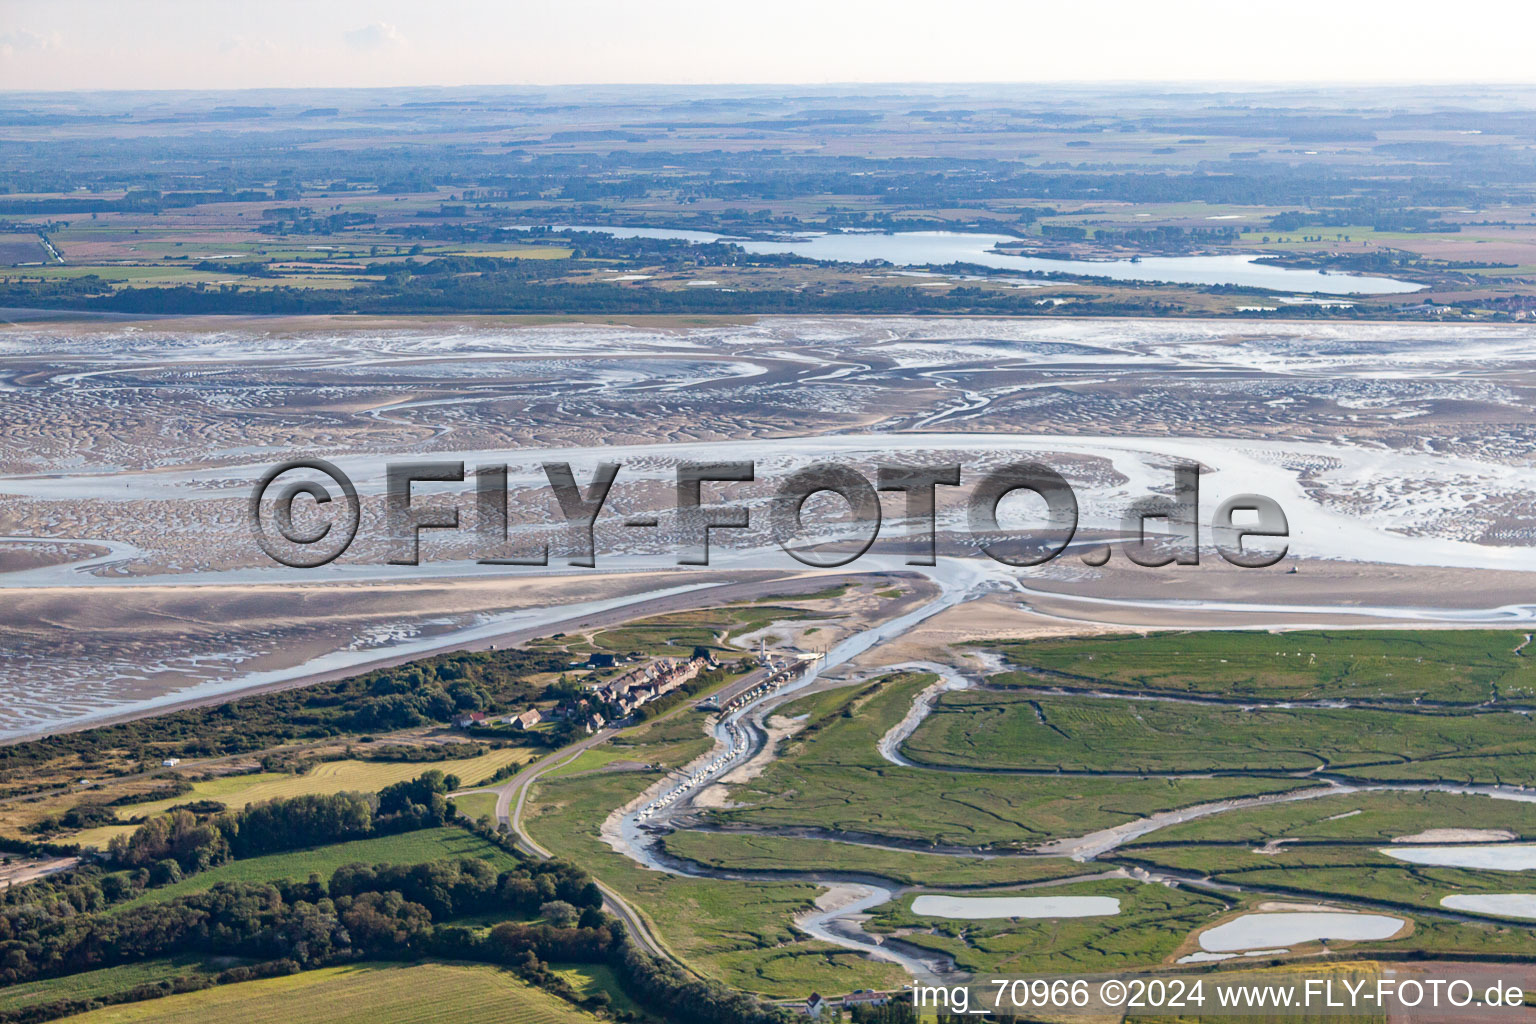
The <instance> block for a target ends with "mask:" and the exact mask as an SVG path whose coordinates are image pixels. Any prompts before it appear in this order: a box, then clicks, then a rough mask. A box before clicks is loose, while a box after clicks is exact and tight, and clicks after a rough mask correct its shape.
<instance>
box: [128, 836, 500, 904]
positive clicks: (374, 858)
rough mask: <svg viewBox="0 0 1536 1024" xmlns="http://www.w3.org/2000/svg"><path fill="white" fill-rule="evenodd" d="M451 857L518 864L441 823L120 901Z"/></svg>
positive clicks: (262, 861)
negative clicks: (226, 884) (351, 867)
mask: <svg viewBox="0 0 1536 1024" xmlns="http://www.w3.org/2000/svg"><path fill="white" fill-rule="evenodd" d="M450 857H478V858H480V859H482V860H487V861H490V862H491V863H492V864H494V865H495V866H496V868H497V870H504V869H506V868H510V867H513V866H515V865H516V864H517V858H515V857H514V856H512V854H510V853H507V852H506V851H505V850H502V849H501V848H499V847H497V846H493V845H492V844H490V843H488V842H486V841H485V840H484V839H481V838H480V837H479V836H476V835H473V834H472V833H469V832H466V831H464V830H463V829H460V828H453V827H443V828H429V829H419V830H417V831H415V832H402V833H400V834H398V835H392V836H375V837H372V838H369V839H358V840H354V841H352V842H349V843H334V844H332V845H330V846H319V847H314V848H312V849H308V850H294V851H292V852H289V853H271V854H266V855H264V856H260V857H247V858H245V859H243V860H235V861H230V862H229V863H227V864H220V865H219V866H217V867H212V868H209V869H208V870H206V871H199V872H198V873H197V874H195V875H191V876H190V877H188V878H184V879H182V880H181V881H180V882H174V883H172V884H170V885H163V886H160V887H158V888H155V889H149V890H146V891H145V892H144V894H143V895H142V896H139V897H138V898H136V899H134V900H132V901H130V902H128V903H125V904H123V906H125V907H127V906H136V905H138V904H140V903H164V902H165V901H167V900H172V899H175V898H176V897H177V896H184V895H186V894H187V893H189V892H201V891H203V890H206V889H211V888H213V887H214V886H215V885H218V884H219V883H220V882H275V881H277V880H279V879H284V878H288V879H295V880H297V881H303V880H304V879H307V878H308V877H309V876H310V875H311V874H318V875H320V876H321V877H322V878H328V877H330V874H331V872H333V871H335V870H336V869H337V868H339V867H341V866H342V865H343V864H352V863H356V862H362V863H366V864H421V863H425V862H426V861H432V860H442V859H444V858H450Z"/></svg>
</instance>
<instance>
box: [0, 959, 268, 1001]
mask: <svg viewBox="0 0 1536 1024" xmlns="http://www.w3.org/2000/svg"><path fill="white" fill-rule="evenodd" d="M240 963H242V961H240V960H238V959H235V958H233V957H216V958H207V957H200V956H193V955H187V956H175V957H159V958H156V959H153V960H141V961H139V962H138V963H133V964H121V965H119V966H117V967H103V968H101V969H99V970H95V971H82V972H81V973H79V974H71V975H68V976H66V977H62V978H48V979H45V980H43V981H29V982H23V983H22V984H19V985H8V986H5V987H4V988H0V1013H16V1012H18V1011H22V1010H26V1009H28V1008H29V1007H33V1006H40V1005H43V1004H45V1003H52V1002H56V1001H59V1000H65V999H101V998H104V997H108V996H114V995H117V994H118V993H121V992H127V991H129V990H130V989H133V988H137V987H138V986H140V985H152V984H154V983H155V982H158V981H164V980H166V979H168V978H183V977H200V976H201V977H211V976H212V975H215V974H218V973H219V972H220V971H223V970H227V969H229V968H230V967H235V966H237V965H239V964H240Z"/></svg>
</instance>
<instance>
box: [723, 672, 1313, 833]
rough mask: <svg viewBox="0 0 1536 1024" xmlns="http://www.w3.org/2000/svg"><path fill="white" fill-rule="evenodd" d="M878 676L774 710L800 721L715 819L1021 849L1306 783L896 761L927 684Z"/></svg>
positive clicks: (923, 679)
mask: <svg viewBox="0 0 1536 1024" xmlns="http://www.w3.org/2000/svg"><path fill="white" fill-rule="evenodd" d="M932 678H933V677H932V676H928V675H911V674H908V675H903V676H894V677H886V678H884V679H882V680H879V681H876V682H875V683H874V684H872V685H870V686H866V687H863V688H857V689H855V688H847V689H839V690H834V691H828V692H826V693H822V694H815V695H812V696H809V697H806V698H802V699H801V700H799V701H796V702H794V703H793V704H790V705H788V706H787V707H786V708H784V709H783V714H785V715H786V716H791V715H796V714H808V715H810V716H811V718H810V720H809V724H808V725H807V726H806V728H805V730H804V731H803V732H801V733H800V734H799V735H797V736H795V737H794V738H792V739H790V740H789V741H787V742H786V743H785V744H784V746H783V748H782V750H781V756H780V757H779V758H778V759H777V760H776V761H774V762H773V763H772V764H771V765H769V766H768V768H767V769H766V770H765V771H764V772H763V773H762V775H760V776H759V777H758V778H756V779H754V780H753V781H752V782H749V783H746V784H744V785H741V786H737V787H734V788H733V789H732V792H731V800H732V802H733V804H735V805H736V806H733V807H732V808H731V809H729V810H724V811H717V812H715V817H716V818H717V819H718V820H720V821H723V822H743V823H750V824H758V825H775V826H802V827H816V828H823V829H837V830H841V831H845V832H862V833H871V834H877V835H881V836H888V837H893V838H899V839H906V840H916V841H920V842H933V843H944V844H958V845H965V846H998V847H1007V846H1012V847H1019V846H1025V845H1031V844H1035V843H1039V842H1042V841H1045V840H1049V839H1054V838H1059V837H1065V836H1078V835H1082V834H1084V833H1087V832H1091V831H1093V830H1095V829H1099V828H1106V827H1109V826H1111V825H1116V824H1119V823H1121V822H1124V821H1127V820H1130V819H1132V818H1135V817H1140V816H1143V815H1146V814H1150V813H1154V812H1157V811H1162V810H1168V809H1171V808H1175V807H1183V806H1187V805H1190V804H1197V803H1203V802H1205V801H1209V800H1219V799H1223V798H1227V797H1234V796H1243V795H1250V794H1256V793H1268V792H1278V791H1285V790H1291V789H1296V788H1299V787H1301V786H1304V785H1306V783H1304V782H1301V781H1299V780H1296V779H1241V778H1195V779H1159V778H1152V779H1088V778H1071V777H1060V778H1057V777H1021V776H1017V775H1006V774H989V773H982V772H967V773H963V774H962V773H954V772H946V771H940V770H933V769H927V768H906V767H898V766H896V765H893V764H891V763H890V762H888V761H886V760H885V759H883V758H882V757H881V756H880V754H879V752H878V751H877V749H876V743H877V741H878V740H879V738H880V737H881V736H882V735H884V733H885V732H886V731H888V730H889V729H890V728H891V727H892V726H893V725H895V724H896V723H897V722H899V721H900V720H901V718H902V717H903V716H904V715H905V714H906V712H907V709H908V708H910V707H911V706H912V701H913V698H914V697H915V696H916V694H917V693H918V692H919V691H920V690H922V689H923V687H924V686H926V685H928V684H929V683H930V682H931V681H932Z"/></svg>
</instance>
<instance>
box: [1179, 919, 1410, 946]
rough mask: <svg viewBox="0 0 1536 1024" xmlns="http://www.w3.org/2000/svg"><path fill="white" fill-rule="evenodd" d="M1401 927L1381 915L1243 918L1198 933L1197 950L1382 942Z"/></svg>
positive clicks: (1395, 921) (1399, 920) (1396, 920)
mask: <svg viewBox="0 0 1536 1024" xmlns="http://www.w3.org/2000/svg"><path fill="white" fill-rule="evenodd" d="M1403 924H1404V921H1403V919H1402V918H1400V917H1388V916H1387V915H1385V914H1335V913H1329V912H1327V911H1303V912H1293V913H1284V914H1244V915H1243V916H1241V917H1236V918H1233V919H1232V920H1230V921H1228V922H1226V923H1225V924H1219V925H1217V926H1216V927H1215V928H1211V929H1209V930H1207V931H1204V932H1201V933H1200V948H1201V949H1203V950H1205V951H1206V952H1208V953H1233V952H1238V951H1241V950H1245V949H1273V948H1275V947H1277V946H1292V945H1295V944H1297V943H1301V942H1321V941H1323V940H1326V939H1350V940H1365V939H1385V938H1389V937H1391V936H1393V935H1396V934H1397V932H1398V930H1399V929H1401V928H1402V927H1403Z"/></svg>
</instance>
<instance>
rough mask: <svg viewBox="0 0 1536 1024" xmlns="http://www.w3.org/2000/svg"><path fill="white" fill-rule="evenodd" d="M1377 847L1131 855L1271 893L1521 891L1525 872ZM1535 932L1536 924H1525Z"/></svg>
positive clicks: (1408, 898) (1418, 900)
mask: <svg viewBox="0 0 1536 1024" xmlns="http://www.w3.org/2000/svg"><path fill="white" fill-rule="evenodd" d="M1379 849H1381V848H1380V847H1377V846H1348V845H1326V846H1315V845H1311V846H1282V847H1280V848H1279V849H1277V850H1276V851H1275V852H1273V853H1256V852H1254V849H1253V848H1252V847H1249V846H1245V845H1238V844H1226V845H1224V844H1218V843H1209V844H1201V845H1198V846H1195V845H1190V846H1154V845H1148V846H1138V847H1136V848H1134V849H1133V850H1131V851H1128V852H1127V854H1126V858H1127V859H1132V860H1134V861H1136V862H1138V863H1142V864H1147V865H1155V866H1158V867H1166V868H1173V869H1177V870H1182V871H1191V872H1196V873H1199V874H1201V875H1203V876H1206V877H1209V878H1211V879H1214V880H1215V881H1218V882H1230V883H1233V884H1237V885H1242V886H1244V887H1247V888H1252V889H1254V890H1258V891H1264V892H1269V893H1272V894H1273V893H1293V894H1297V895H1314V896H1336V897H1342V898H1350V897H1354V898H1357V899H1366V900H1376V901H1380V902H1384V903H1392V904H1396V905H1398V906H1402V907H1422V908H1425V909H1429V910H1436V909H1439V907H1440V900H1441V898H1442V897H1444V896H1449V895H1451V894H1453V893H1489V892H1510V891H1518V890H1520V889H1521V888H1522V887H1523V886H1526V883H1524V882H1522V881H1521V873H1520V872H1511V871H1475V870H1470V869H1466V868H1448V867H1432V866H1428V865H1423V864H1409V863H1407V862H1405V861H1400V860H1394V859H1392V858H1391V857H1388V856H1386V855H1385V854H1383V853H1379V852H1377V851H1378V850H1379ZM1520 927H1521V928H1522V930H1525V931H1528V932H1529V931H1530V926H1529V925H1524V926H1520Z"/></svg>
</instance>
